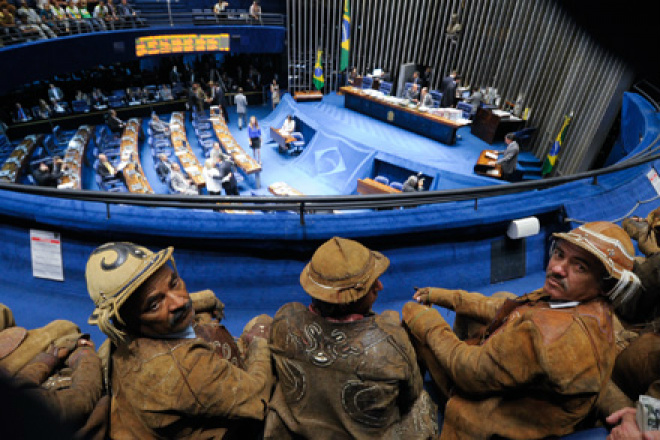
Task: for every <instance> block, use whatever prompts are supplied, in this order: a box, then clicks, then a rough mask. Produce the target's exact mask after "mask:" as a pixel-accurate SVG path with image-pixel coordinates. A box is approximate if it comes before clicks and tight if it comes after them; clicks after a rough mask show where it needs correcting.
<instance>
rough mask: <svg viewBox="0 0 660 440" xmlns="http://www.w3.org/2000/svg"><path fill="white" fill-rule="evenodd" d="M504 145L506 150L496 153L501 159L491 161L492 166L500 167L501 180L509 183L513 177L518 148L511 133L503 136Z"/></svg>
mask: <svg viewBox="0 0 660 440" xmlns="http://www.w3.org/2000/svg"><path fill="white" fill-rule="evenodd" d="M504 143H506V150H504V151H503V152H502V151H500V152H498V153H497V154H498V155H502V157H500V158H499V159H497V160H496V161H492V164H493V165H501V166H502V178H503V179H505V180H509V181H511V180H513V178H514V177H515V172H516V165H517V164H518V154H519V153H520V147H519V146H518V142H516V136H515V134H513V133H508V134H507V135H506V136H504Z"/></svg>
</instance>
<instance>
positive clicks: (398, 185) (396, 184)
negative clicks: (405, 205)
mask: <svg viewBox="0 0 660 440" xmlns="http://www.w3.org/2000/svg"><path fill="white" fill-rule="evenodd" d="M390 188H393V189H396V190H399V191H402V190H403V183H401V182H392V183H390Z"/></svg>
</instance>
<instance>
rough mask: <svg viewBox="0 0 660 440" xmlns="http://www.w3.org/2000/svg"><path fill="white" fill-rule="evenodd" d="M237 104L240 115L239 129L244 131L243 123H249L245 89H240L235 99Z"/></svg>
mask: <svg viewBox="0 0 660 440" xmlns="http://www.w3.org/2000/svg"><path fill="white" fill-rule="evenodd" d="M234 102H236V113H237V114H238V129H239V130H243V121H245V122H247V118H246V116H245V115H246V114H247V98H246V97H245V95H244V94H243V88H242V87H239V88H238V94H237V95H236V96H235V97H234Z"/></svg>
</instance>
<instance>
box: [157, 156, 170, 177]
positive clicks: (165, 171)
mask: <svg viewBox="0 0 660 440" xmlns="http://www.w3.org/2000/svg"><path fill="white" fill-rule="evenodd" d="M158 159H159V160H158V163H157V164H156V174H157V175H158V178H159V179H160V181H161V182H165V181H166V180H167V178H168V177H169V176H170V172H171V171H172V164H170V161H169V160H168V159H167V156H166V155H164V154H159V155H158Z"/></svg>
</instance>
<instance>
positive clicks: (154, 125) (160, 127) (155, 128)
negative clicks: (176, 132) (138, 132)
mask: <svg viewBox="0 0 660 440" xmlns="http://www.w3.org/2000/svg"><path fill="white" fill-rule="evenodd" d="M149 128H151V131H152V132H153V134H154V136H155V135H165V136H169V135H170V127H168V126H167V124H166V123H165V122H163V121H161V120H160V118H159V117H158V115H157V114H156V113H154V114H153V115H151V121H149Z"/></svg>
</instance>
